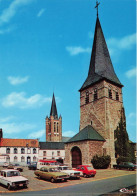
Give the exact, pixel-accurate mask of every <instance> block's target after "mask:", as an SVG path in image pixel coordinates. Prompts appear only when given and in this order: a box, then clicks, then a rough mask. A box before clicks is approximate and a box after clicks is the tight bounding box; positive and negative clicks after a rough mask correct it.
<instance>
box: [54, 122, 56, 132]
mask: <svg viewBox="0 0 137 196" xmlns="http://www.w3.org/2000/svg"><path fill="white" fill-rule="evenodd" d="M54 132H56V123H55V122H54Z"/></svg>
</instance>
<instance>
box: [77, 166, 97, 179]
mask: <svg viewBox="0 0 137 196" xmlns="http://www.w3.org/2000/svg"><path fill="white" fill-rule="evenodd" d="M76 170H77V171H81V172H83V176H84V177H85V178H86V177H94V176H95V175H96V170H95V169H94V168H93V167H92V166H90V165H79V166H77V168H76Z"/></svg>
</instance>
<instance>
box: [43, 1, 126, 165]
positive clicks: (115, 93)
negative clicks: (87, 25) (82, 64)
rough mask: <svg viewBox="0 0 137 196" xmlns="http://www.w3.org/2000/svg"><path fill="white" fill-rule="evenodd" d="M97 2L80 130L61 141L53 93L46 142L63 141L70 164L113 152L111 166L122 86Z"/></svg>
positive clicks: (83, 89)
mask: <svg viewBox="0 0 137 196" xmlns="http://www.w3.org/2000/svg"><path fill="white" fill-rule="evenodd" d="M98 5H99V3H98V2H97V4H96V8H97V18H96V25H95V32H94V40H93V46H92V52H91V59H90V63H89V70H88V75H87V78H86V80H85V81H84V83H83V85H82V86H81V88H80V89H79V93H80V126H79V127H80V130H79V132H78V133H77V134H76V135H74V136H73V137H72V138H70V139H68V140H67V141H66V142H64V141H62V117H61V116H60V117H59V118H58V115H57V108H56V104H55V97H54V94H53V100H52V106H51V112H50V117H49V118H48V117H47V118H46V140H47V142H52V143H53V144H56V145H58V146H59V145H60V144H61V142H64V148H65V157H64V163H65V164H67V165H69V166H71V167H77V165H81V164H91V159H92V158H93V156H95V155H99V156H102V155H110V157H111V165H110V167H111V166H112V165H113V164H115V163H116V158H115V145H114V130H115V129H116V128H117V126H118V124H119V122H120V119H121V117H122V115H123V98H122V87H123V85H122V84H121V82H120V81H119V79H118V77H117V75H116V73H115V71H114V67H113V64H112V61H111V58H110V54H109V50H108V47H107V43H106V41H105V37H104V34H103V30H102V27H101V24H100V20H99V16H98ZM57 143H58V144H57ZM47 145H48V144H47Z"/></svg>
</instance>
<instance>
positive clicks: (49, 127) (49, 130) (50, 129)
mask: <svg viewBox="0 0 137 196" xmlns="http://www.w3.org/2000/svg"><path fill="white" fill-rule="evenodd" d="M50 132H51V124H50V123H49V133H50Z"/></svg>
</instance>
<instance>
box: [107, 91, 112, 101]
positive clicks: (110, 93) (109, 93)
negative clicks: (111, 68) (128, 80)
mask: <svg viewBox="0 0 137 196" xmlns="http://www.w3.org/2000/svg"><path fill="white" fill-rule="evenodd" d="M108 96H109V98H110V99H112V91H111V89H109V90H108Z"/></svg>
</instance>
